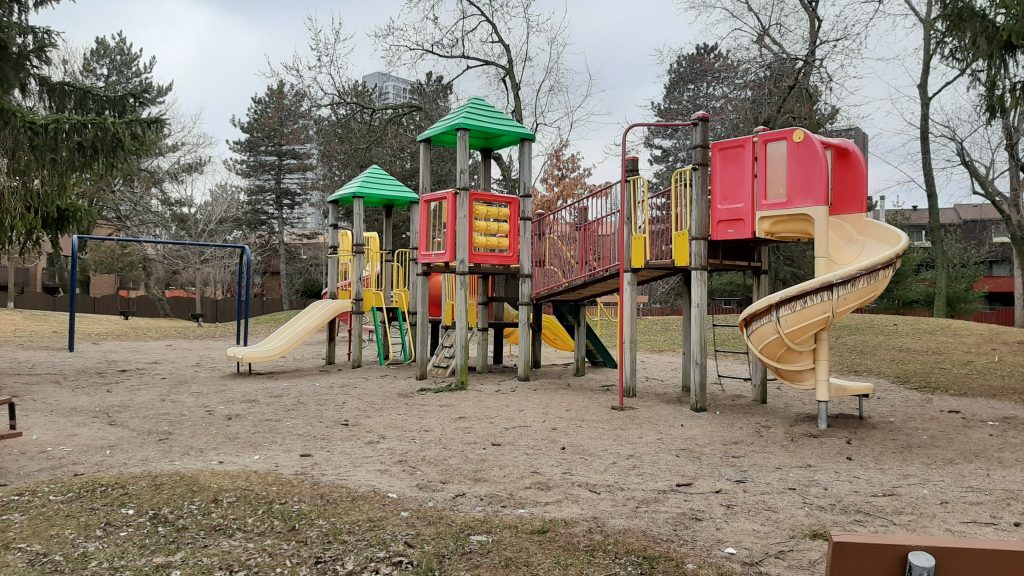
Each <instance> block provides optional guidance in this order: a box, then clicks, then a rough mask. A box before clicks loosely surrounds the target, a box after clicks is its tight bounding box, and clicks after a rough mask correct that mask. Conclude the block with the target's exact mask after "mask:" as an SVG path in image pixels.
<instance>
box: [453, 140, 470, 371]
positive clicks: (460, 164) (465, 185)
mask: <svg viewBox="0 0 1024 576" xmlns="http://www.w3.org/2000/svg"><path fill="white" fill-rule="evenodd" d="M469 242H470V231H469V130H466V129H460V130H456V131H455V374H456V381H457V382H458V384H459V385H460V386H466V385H468V384H469Z"/></svg>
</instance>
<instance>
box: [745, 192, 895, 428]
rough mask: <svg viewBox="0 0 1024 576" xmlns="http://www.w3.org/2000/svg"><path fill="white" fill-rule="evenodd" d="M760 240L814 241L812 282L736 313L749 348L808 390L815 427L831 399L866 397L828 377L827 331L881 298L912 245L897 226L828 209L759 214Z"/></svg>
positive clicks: (859, 386)
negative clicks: (815, 402) (814, 401)
mask: <svg viewBox="0 0 1024 576" xmlns="http://www.w3.org/2000/svg"><path fill="white" fill-rule="evenodd" d="M757 227H758V233H757V235H758V236H761V237H764V238H771V239H776V240H806V239H810V238H813V239H814V253H815V278H814V279H812V280H808V281H806V282H803V283H801V284H797V285H795V286H791V287H789V288H787V289H785V290H782V291H780V292H776V293H775V294H772V295H770V296H768V297H767V298H763V299H761V300H758V301H757V302H754V303H753V304H752V305H751V306H749V307H748V308H747V309H746V310H744V311H743V313H742V314H741V315H740V320H739V325H740V330H741V332H742V333H743V336H744V338H745V339H746V341H747V345H748V346H749V349H750V350H751V351H752V352H753V353H754V354H756V355H757V357H758V358H760V359H761V360H762V361H763V362H764V363H765V364H766V365H767V366H768V368H769V369H770V370H771V371H772V372H773V373H774V374H775V375H776V376H777V377H778V378H779V379H780V380H782V381H783V382H785V383H786V384H788V385H790V386H793V387H794V388H802V389H813V390H814V391H815V398H816V399H817V400H818V427H819V428H826V427H827V426H828V401H829V399H830V398H831V397H833V396H861V397H863V396H866V395H869V394H871V393H872V392H873V391H874V386H873V385H871V384H868V383H861V382H848V381H845V380H839V379H837V378H829V338H828V334H829V328H830V327H831V326H832V323H833V322H835V321H836V320H838V319H840V318H843V317H844V316H847V315H848V314H850V313H852V312H853V311H854V310H856V309H858V308H861V307H863V306H866V305H867V304H870V303H871V302H873V301H874V300H875V299H876V298H878V297H879V296H880V295H881V294H882V292H883V291H884V290H885V287H886V286H887V285H888V284H889V280H890V279H892V276H893V273H895V271H896V269H897V268H899V265H900V257H901V256H902V255H903V253H904V252H906V250H907V247H908V246H909V245H910V240H909V238H908V237H907V235H906V234H905V233H904V232H903V231H902V230H900V229H898V228H895V227H893V226H890V225H888V224H886V223H884V222H879V221H876V220H872V219H870V218H868V217H867V216H866V215H865V214H847V215H841V216H829V214H828V208H827V207H817V208H815V207H812V208H801V209H795V210H785V211H778V212H765V213H758V215H757Z"/></svg>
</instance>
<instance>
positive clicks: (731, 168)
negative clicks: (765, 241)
mask: <svg viewBox="0 0 1024 576" xmlns="http://www.w3.org/2000/svg"><path fill="white" fill-rule="evenodd" d="M753 237H754V140H753V138H751V137H750V136H744V137H742V138H732V139H730V140H721V141H718V142H712V143H711V239H712V240H742V239H746V238H753Z"/></svg>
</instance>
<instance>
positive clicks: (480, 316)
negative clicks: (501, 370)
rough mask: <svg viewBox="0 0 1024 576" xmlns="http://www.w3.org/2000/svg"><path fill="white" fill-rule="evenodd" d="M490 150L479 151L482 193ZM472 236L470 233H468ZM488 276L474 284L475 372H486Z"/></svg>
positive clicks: (488, 188)
mask: <svg viewBox="0 0 1024 576" xmlns="http://www.w3.org/2000/svg"><path fill="white" fill-rule="evenodd" d="M492 157H493V156H492V152H491V151H490V150H481V151H480V189H481V190H483V191H484V192H490V191H491V161H492ZM470 233H471V234H472V231H471V232H470ZM490 280H491V279H490V276H487V275H481V276H480V277H479V278H478V279H477V283H476V371H477V372H478V373H484V372H487V352H488V340H487V335H488V320H489V318H488V310H487V309H488V300H489V296H490V294H489V293H488V290H489V288H490V284H491V282H490Z"/></svg>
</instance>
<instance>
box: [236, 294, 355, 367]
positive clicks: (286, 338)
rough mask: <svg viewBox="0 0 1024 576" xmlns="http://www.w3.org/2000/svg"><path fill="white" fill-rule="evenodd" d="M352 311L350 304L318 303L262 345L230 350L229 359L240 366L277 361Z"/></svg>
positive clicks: (346, 302)
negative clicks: (340, 316)
mask: <svg viewBox="0 0 1024 576" xmlns="http://www.w3.org/2000/svg"><path fill="white" fill-rule="evenodd" d="M351 311H352V301H351V300H317V301H316V302H314V303H312V304H310V305H309V306H306V308H305V309H303V310H302V311H301V312H299V313H298V314H296V315H295V316H294V317H293V318H292V319H291V320H289V321H288V322H286V323H285V324H284V325H283V326H281V327H280V328H278V329H277V330H275V331H274V333H273V334H271V335H270V336H267V337H266V339H264V340H263V341H262V342H260V343H259V344H253V345H252V346H232V347H231V348H228V359H229V360H233V361H235V362H238V363H239V364H256V363H258V362H270V361H271V360H277V359H278V358H280V357H282V356H284V355H285V354H287V353H289V352H291V351H292V350H295V349H296V348H298V347H299V345H300V344H302V343H303V342H305V341H306V339H307V338H309V337H310V336H312V335H313V334H314V333H316V332H318V331H320V330H321V329H323V328H324V326H326V325H327V323H328V322H330V321H331V320H332V319H334V318H336V317H337V316H338V314H342V313H345V312H351Z"/></svg>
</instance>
